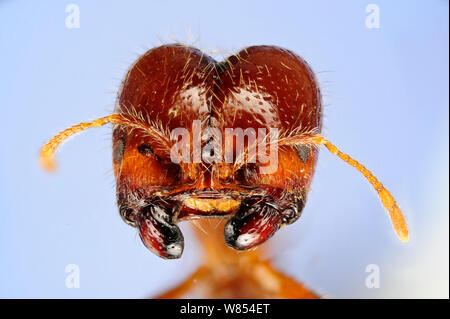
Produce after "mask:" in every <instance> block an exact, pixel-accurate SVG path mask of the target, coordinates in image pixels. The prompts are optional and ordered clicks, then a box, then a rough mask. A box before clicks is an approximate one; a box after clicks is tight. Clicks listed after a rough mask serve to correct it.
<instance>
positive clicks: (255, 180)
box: [40, 44, 408, 298]
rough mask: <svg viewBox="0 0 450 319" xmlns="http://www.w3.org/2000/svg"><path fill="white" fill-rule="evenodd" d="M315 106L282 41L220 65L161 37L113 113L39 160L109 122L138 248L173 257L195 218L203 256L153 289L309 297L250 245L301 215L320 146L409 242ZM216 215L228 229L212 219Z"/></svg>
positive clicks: (170, 294) (122, 207)
mask: <svg viewBox="0 0 450 319" xmlns="http://www.w3.org/2000/svg"><path fill="white" fill-rule="evenodd" d="M322 111H323V110H322V98H321V92H320V88H319V86H318V83H317V80H316V78H315V75H314V73H313V71H312V70H311V68H310V67H309V66H308V64H307V63H306V62H305V61H304V60H303V59H302V58H301V57H299V56H297V55H296V54H294V53H293V52H291V51H289V50H286V49H283V48H279V47H276V46H252V47H248V48H246V49H243V50H242V51H240V52H239V53H237V54H235V55H232V56H230V57H228V58H227V59H225V61H223V62H217V61H215V60H214V59H213V58H211V57H209V56H207V55H206V54H204V53H202V52H201V51H199V50H198V49H195V48H193V47H189V46H183V45H179V44H172V45H163V46H160V47H156V48H153V49H150V50H149V51H147V52H146V53H145V54H144V55H142V56H141V57H140V58H139V59H138V60H137V61H136V62H135V63H134V64H133V66H132V67H131V68H130V69H129V71H128V73H127V74H126V76H125V79H124V80H123V83H122V87H121V88H120V90H119V94H118V100H117V106H116V109H115V112H114V113H113V114H112V115H109V116H106V117H103V118H99V119H96V120H94V121H92V122H88V123H80V124H77V125H75V126H72V127H71V128H69V129H66V130H64V131H62V132H61V133H60V134H58V135H56V136H55V137H54V138H52V139H51V140H50V141H49V142H48V143H47V144H46V145H44V146H43V148H42V150H41V153H40V161H41V164H42V165H43V166H44V167H45V168H47V169H50V170H51V169H54V167H55V164H54V161H53V155H54V153H55V151H56V148H57V147H58V145H59V144H60V143H61V142H62V141H63V140H65V139H66V138H68V137H69V136H71V135H73V134H75V133H78V132H80V131H82V130H86V129H88V128H91V127H100V126H103V125H105V124H107V123H111V124H113V126H114V129H113V134H112V139H113V147H112V159H113V166H114V174H115V178H116V195H117V205H118V208H119V212H120V216H121V217H122V218H123V220H124V221H125V222H126V223H127V224H129V225H131V226H133V227H136V228H137V229H138V231H139V234H140V237H141V239H142V241H143V243H144V245H145V246H146V247H147V248H148V249H149V250H150V251H152V252H153V253H155V254H156V255H158V256H160V257H162V258H166V259H176V258H180V256H181V255H182V253H183V248H184V237H183V234H182V233H181V230H180V228H179V227H178V226H177V223H178V222H181V221H193V222H194V223H196V225H198V226H199V227H198V230H197V235H198V237H199V239H200V242H201V243H202V245H203V247H204V250H205V257H206V258H205V261H204V264H203V265H202V266H201V267H199V269H198V270H197V271H196V272H194V274H192V275H191V276H190V277H189V278H188V279H187V280H185V281H184V282H183V283H182V284H180V285H179V286H177V287H176V288H173V289H172V290H170V291H167V292H166V293H164V294H162V295H160V296H159V297H160V298H179V297H183V296H187V295H191V296H192V295H193V296H196V295H203V296H208V297H219V298H317V297H319V296H318V295H316V294H315V293H314V292H312V291H310V290H309V289H307V288H306V287H304V286H303V285H302V284H300V283H298V282H296V281H295V280H294V279H292V278H290V277H288V276H286V275H284V274H283V273H281V272H279V271H277V270H275V269H274V268H273V267H272V266H271V264H270V263H269V262H268V261H265V260H263V258H262V257H261V251H262V249H258V250H257V249H255V248H256V247H258V246H259V245H261V244H262V243H264V242H266V241H267V240H268V239H269V238H270V237H272V236H273V235H274V234H275V232H277V231H278V230H279V229H280V228H282V226H285V225H289V224H292V223H293V222H295V221H296V220H297V219H298V218H299V217H300V215H301V213H302V210H303V208H304V206H305V203H306V199H307V195H308V192H309V189H310V185H311V181H312V178H313V175H314V171H315V165H316V161H317V157H318V151H319V150H318V148H319V146H321V145H323V146H325V148H327V149H328V150H329V151H330V152H331V153H333V154H335V155H336V156H338V157H339V158H341V159H342V160H343V161H345V162H346V163H348V164H349V165H351V166H353V167H354V168H356V169H357V170H358V171H359V172H360V173H361V174H362V175H363V176H364V177H365V178H366V179H367V180H368V181H369V182H370V184H371V185H372V186H373V188H374V189H375V190H376V191H377V193H378V196H379V198H380V200H381V203H382V205H383V206H384V208H385V209H386V211H387V212H388V214H389V217H390V219H391V222H392V225H393V227H394V230H395V232H396V233H397V235H398V237H399V238H400V239H401V240H402V241H404V242H406V241H408V230H407V226H406V222H405V219H404V217H403V215H402V213H401V210H400V208H399V207H398V205H397V203H396V201H395V200H394V198H393V196H392V195H391V194H390V193H389V191H388V190H387V189H386V188H385V187H384V186H383V185H382V184H381V183H380V182H379V181H378V179H377V178H376V177H375V176H374V175H373V174H372V173H371V172H370V171H369V170H367V169H366V168H365V167H364V166H363V165H362V164H360V163H359V162H357V161H356V160H354V159H353V158H352V157H350V156H349V155H347V154H345V153H343V152H341V151H340V150H339V149H338V148H337V147H336V146H335V145H333V144H332V143H331V142H330V141H328V140H327V139H326V138H325V137H323V136H322V135H321V134H320V132H321V128H322ZM267 130H268V131H269V133H267ZM260 133H261V134H260ZM274 165H275V166H274ZM214 218H215V219H218V220H226V224H225V227H224V228H222V229H219V228H218V224H217V225H213V224H212V223H210V220H211V219H214ZM205 220H206V221H208V222H205ZM200 230H201V231H200ZM223 241H225V244H226V245H225V244H224V243H223ZM230 248H231V249H230Z"/></svg>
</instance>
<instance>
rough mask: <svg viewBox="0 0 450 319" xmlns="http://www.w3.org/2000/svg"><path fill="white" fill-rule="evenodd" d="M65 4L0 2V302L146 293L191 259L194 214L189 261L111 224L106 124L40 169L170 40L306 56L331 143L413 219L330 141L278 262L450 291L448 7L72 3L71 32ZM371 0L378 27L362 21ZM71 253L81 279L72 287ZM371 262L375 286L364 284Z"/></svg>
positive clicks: (333, 277) (194, 255) (341, 285)
mask: <svg viewBox="0 0 450 319" xmlns="http://www.w3.org/2000/svg"><path fill="white" fill-rule="evenodd" d="M69 3H70V2H69V1H67V2H65V1H39V2H38V1H12V0H9V1H8V0H6V1H5V0H4V1H0V56H1V59H0V74H1V77H0V119H1V125H0V137H1V147H0V152H1V156H0V214H1V215H0V216H1V217H0V221H1V222H0V297H3V298H6V297H10V298H11V297H13V298H16V297H25V298H30V297H31V298H36V297H43V298H47V297H59V298H79V297H87V298H91V297H107V298H109V297H138V298H140V297H148V296H151V295H154V294H156V293H158V292H161V291H162V290H164V289H165V288H168V287H170V286H171V285H173V284H175V283H177V282H179V281H180V280H181V279H182V278H184V277H186V276H187V275H188V274H189V273H190V272H191V271H193V270H194V269H195V268H196V266H197V265H198V263H199V260H200V251H199V245H198V243H196V241H195V238H194V237H193V236H192V232H191V231H190V229H189V225H187V224H183V225H182V229H183V231H184V232H185V236H186V237H187V238H186V249H185V252H184V254H183V257H182V258H181V259H180V260H175V261H165V260H162V259H159V258H157V257H156V256H154V255H153V254H151V253H150V252H148V251H147V250H146V249H145V248H144V246H143V245H142V244H141V242H140V239H139V237H138V236H137V235H136V231H135V230H134V229H133V228H131V227H129V226H127V225H126V224H125V223H123V222H122V220H121V219H120V217H119V215H118V212H117V208H116V205H115V189H114V178H113V174H112V164H111V136H110V135H111V128H110V127H104V128H101V129H96V130H90V131H88V132H84V133H83V134H81V135H79V136H77V138H75V139H73V140H71V141H70V142H68V143H66V144H65V145H64V146H63V148H62V149H61V152H60V153H59V154H58V161H59V164H60V166H59V170H58V172H57V173H56V174H53V175H49V174H47V173H45V172H43V171H42V170H41V169H40V167H39V166H38V162H37V155H38V151H39V148H40V146H41V145H42V144H43V143H44V142H45V141H46V140H47V139H48V138H50V137H51V136H52V135H53V134H55V133H57V132H59V131H60V130H62V129H64V128H66V127H68V126H71V125H73V124H76V123H78V122H81V121H85V120H90V119H94V118H96V117H100V116H104V115H105V114H108V113H109V112H111V111H112V110H113V107H114V103H115V97H116V92H117V90H118V87H119V85H120V82H121V79H122V77H123V76H124V74H125V72H126V70H127V68H128V67H129V66H130V64H131V63H132V62H133V61H134V60H135V59H136V58H137V57H138V56H139V54H142V53H143V52H145V50H146V49H148V48H151V47H153V46H157V45H160V44H162V43H171V42H174V41H175V40H177V41H180V42H183V43H186V42H190V43H192V42H193V43H194V45H195V46H197V47H199V48H201V49H205V50H211V49H219V50H221V52H229V51H233V50H234V51H235V50H238V49H241V48H242V47H245V46H248V45H255V44H273V45H279V46H283V47H286V48H289V49H291V50H293V51H295V52H296V53H297V54H299V55H301V56H302V57H304V58H305V59H306V61H308V62H309V64H310V65H311V66H312V68H313V70H315V71H316V72H317V76H318V78H319V80H320V81H321V87H322V91H323V93H324V100H325V104H327V107H326V109H325V118H324V134H325V136H327V137H328V138H329V139H330V140H331V141H332V142H334V143H336V144H337V145H338V146H339V147H341V148H342V150H343V151H346V152H348V153H350V154H352V155H353V156H354V157H355V158H356V159H358V160H360V161H361V162H362V163H364V164H365V165H366V166H367V167H368V168H369V169H371V170H372V171H373V172H375V173H376V175H377V176H378V177H379V178H380V180H381V181H382V182H383V183H384V184H385V185H387V186H388V188H389V189H390V190H391V192H392V193H393V194H394V195H395V197H396V199H397V200H398V202H399V204H400V205H401V207H402V209H403V211H404V213H405V214H406V217H407V220H408V223H409V227H410V234H411V240H410V242H409V243H408V244H402V243H400V241H399V240H398V239H397V238H396V237H395V235H394V232H393V230H392V227H391V225H390V223H389V219H388V218H387V217H386V214H385V212H384V210H383V208H382V206H381V205H380V203H379V200H378V198H377V196H376V194H375V192H374V191H372V190H371V188H370V186H369V185H368V183H367V182H366V181H365V180H364V179H363V178H362V176H360V174H359V173H357V172H356V171H354V170H353V169H352V168H351V167H349V166H348V165H346V164H344V163H343V162H341V161H340V160H339V159H337V158H335V157H334V156H332V155H331V154H329V153H328V152H327V151H325V150H323V151H322V152H321V154H320V158H319V163H318V166H317V174H316V176H315V179H314V182H313V185H312V190H311V193H310V196H309V202H308V204H307V206H306V208H305V210H304V213H303V216H302V218H301V219H300V220H299V221H297V222H296V223H295V224H293V225H292V226H289V227H286V228H284V229H283V230H282V231H280V232H279V233H278V234H277V235H276V236H275V237H274V238H273V239H272V240H271V243H272V247H273V249H272V251H271V257H272V258H273V259H274V260H275V263H276V265H277V266H278V267H279V268H281V269H282V270H284V271H285V272H286V273H288V274H290V275H292V276H294V277H295V278H297V279H299V280H301V281H303V282H304V283H306V284H307V285H308V286H309V287H312V288H313V289H315V290H316V291H317V292H319V293H321V294H324V295H325V296H329V297H333V298H336V297H338V298H343V297H355V298H359V297H364V298H375V297H383V298H385V297H400V298H404V297H405V298H406V297H446V298H448V282H449V279H448V260H449V258H448V241H449V239H448V215H449V197H448V194H449V180H448V166H449V157H448V155H449V147H448V146H449V140H448V135H449V121H448V116H449V94H448V93H449V92H448V85H449V83H448V82H449V81H448V79H449V74H448V69H449V65H448V56H449V50H448V48H449V46H448V36H449V35H448V27H449V19H448V9H449V8H448V2H447V1H345V2H344V1H339V2H338V1H308V2H306V1H277V2H275V1H164V2H163V1H76V2H75V1H74V2H73V3H75V4H78V5H79V8H80V28H79V29H68V28H66V26H65V19H66V17H67V15H68V13H66V12H65V8H66V5H67V4H69ZM369 3H375V4H377V5H378V6H379V8H380V28H379V29H368V28H367V27H366V25H365V19H366V17H367V13H366V11H365V8H366V6H367V5H368V4H369ZM225 55H226V54H225ZM218 58H219V59H220V55H219V56H218ZM68 264H76V265H78V266H79V267H80V288H79V289H68V288H66V286H65V279H66V276H67V273H65V267H66V265H68ZM368 264H376V265H378V266H379V267H380V288H379V289H368V288H366V286H365V279H366V276H367V275H368V274H367V273H366V272H365V269H366V266H367V265H368Z"/></svg>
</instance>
